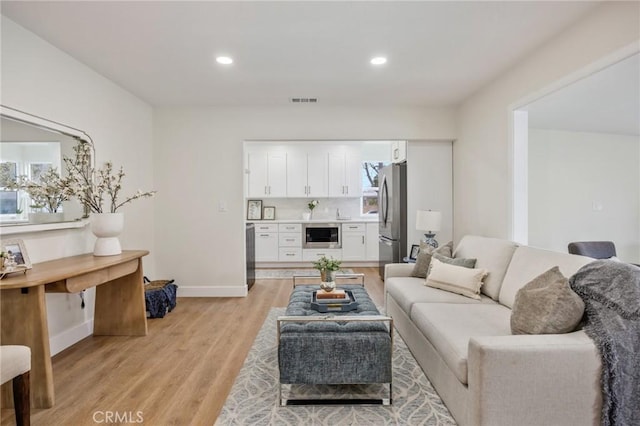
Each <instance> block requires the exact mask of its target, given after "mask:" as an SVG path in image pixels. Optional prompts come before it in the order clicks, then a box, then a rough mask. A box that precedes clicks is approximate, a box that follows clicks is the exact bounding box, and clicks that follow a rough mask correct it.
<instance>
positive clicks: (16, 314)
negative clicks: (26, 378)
mask: <svg viewBox="0 0 640 426" xmlns="http://www.w3.org/2000/svg"><path fill="white" fill-rule="evenodd" d="M28 290H29V291H28V292H26V293H22V290H21V289H19V288H18V289H7V290H2V297H0V310H1V315H2V334H1V337H0V343H1V344H3V345H24V346H28V347H29V348H31V373H30V376H31V404H32V407H34V408H50V407H52V406H53V401H54V397H53V370H52V368H51V351H50V348H49V329H48V325H47V306H46V303H45V298H44V286H38V287H31V288H29V289H28ZM12 405H13V392H12V389H11V382H10V381H9V382H7V383H5V384H4V385H3V386H2V406H3V407H11V406H12Z"/></svg>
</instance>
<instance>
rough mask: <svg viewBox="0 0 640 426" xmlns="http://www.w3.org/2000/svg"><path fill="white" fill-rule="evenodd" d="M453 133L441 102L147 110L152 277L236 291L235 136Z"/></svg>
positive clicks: (238, 167)
mask: <svg viewBox="0 0 640 426" xmlns="http://www.w3.org/2000/svg"><path fill="white" fill-rule="evenodd" d="M453 138H454V121H453V113H452V111H451V110H450V109H402V108H390V109H375V108H370V109H356V108H322V107H320V106H318V105H315V106H308V105H305V106H291V107H283V108H191V109H188V108H185V109H157V110H155V111H154V144H155V145H154V158H153V159H154V167H155V179H154V180H155V183H156V189H158V191H159V192H158V196H157V197H156V207H157V208H156V217H155V238H156V245H155V252H156V262H157V272H158V275H160V276H163V277H167V276H170V277H172V278H175V279H176V282H177V283H178V284H179V285H180V295H182V296H185V295H212V296H241V295H243V294H245V291H246V289H245V278H244V276H245V263H244V197H243V187H242V183H243V158H242V148H243V141H244V140H265V139H273V140H306V139H316V140H375V139H378V140H380V139H382V140H394V139H403V140H404V139H407V140H410V139H453ZM221 201H222V202H224V203H226V204H227V206H228V211H227V212H219V211H218V205H219V203H220V202H221ZM184 253H189V255H187V256H185V255H184Z"/></svg>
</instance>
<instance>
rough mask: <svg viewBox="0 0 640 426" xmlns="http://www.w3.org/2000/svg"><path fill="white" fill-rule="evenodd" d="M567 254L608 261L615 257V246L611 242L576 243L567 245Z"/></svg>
mask: <svg viewBox="0 0 640 426" xmlns="http://www.w3.org/2000/svg"><path fill="white" fill-rule="evenodd" d="M569 253H570V254H579V255H581V256H588V257H593V258H594V259H608V258H610V257H613V256H615V255H616V245H615V244H614V243H613V242H612V241H576V242H573V243H569Z"/></svg>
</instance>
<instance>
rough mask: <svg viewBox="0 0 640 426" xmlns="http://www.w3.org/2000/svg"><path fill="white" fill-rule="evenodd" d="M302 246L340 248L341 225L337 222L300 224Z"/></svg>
mask: <svg viewBox="0 0 640 426" xmlns="http://www.w3.org/2000/svg"><path fill="white" fill-rule="evenodd" d="M302 246H303V247H304V248H308V249H310V248H319V249H326V248H342V225H341V224H339V223H304V224H302Z"/></svg>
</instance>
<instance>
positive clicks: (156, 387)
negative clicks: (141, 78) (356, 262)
mask: <svg viewBox="0 0 640 426" xmlns="http://www.w3.org/2000/svg"><path fill="white" fill-rule="evenodd" d="M352 269H354V271H355V272H362V273H364V274H365V275H366V278H365V282H366V288H367V291H368V292H369V294H370V295H371V298H372V299H373V300H374V301H375V302H376V304H378V306H382V301H383V282H382V281H381V280H380V278H379V276H378V270H377V268H352ZM178 284H179V283H178ZM291 289H292V283H291V280H290V279H286V280H257V281H256V284H255V285H254V286H253V288H252V289H251V291H250V292H249V296H248V297H246V298H180V299H178V305H177V307H176V309H175V310H174V311H173V312H171V313H169V314H168V315H167V316H165V318H162V319H152V320H149V321H148V326H149V333H148V335H147V336H145V337H106V336H101V337H94V336H90V337H87V338H86V339H84V340H82V341H80V342H78V343H77V344H75V345H73V346H72V347H70V348H68V349H66V350H64V351H63V352H61V353H60V354H58V355H56V356H55V357H54V358H53V376H54V384H55V405H54V407H53V408H50V409H46V410H44V409H32V411H31V423H32V425H35V426H38V425H43V426H44V425H46V426H50V425H73V426H76V425H78V426H79V425H96V424H105V425H106V424H136V423H138V424H140V423H141V421H140V420H143V421H144V423H142V424H145V425H154V426H155V425H189V424H191V425H212V424H213V423H214V422H215V420H216V418H217V416H218V414H219V412H220V410H221V408H222V406H223V405H224V401H225V399H226V397H227V395H228V393H229V391H230V390H231V386H232V385H233V382H234V380H235V377H236V375H237V374H238V372H239V371H240V368H241V367H242V364H243V362H244V359H245V357H246V355H247V352H248V351H249V349H250V348H251V345H252V343H253V340H254V338H255V336H256V335H257V333H258V330H259V329H260V327H261V326H262V323H263V322H264V319H265V318H266V316H267V313H268V312H269V309H271V308H272V307H284V306H286V304H287V301H288V299H289V294H290V292H291ZM109 413H117V415H118V416H120V419H121V420H122V419H123V417H122V416H125V417H126V420H125V421H124V422H122V421H121V422H115V421H114V422H107V421H106V420H108V419H107V417H105V416H109V415H112V416H113V417H111V418H110V419H111V420H115V419H116V417H115V414H109ZM14 422H15V420H14V415H13V410H10V409H3V410H2V425H11V424H15V423H14Z"/></svg>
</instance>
